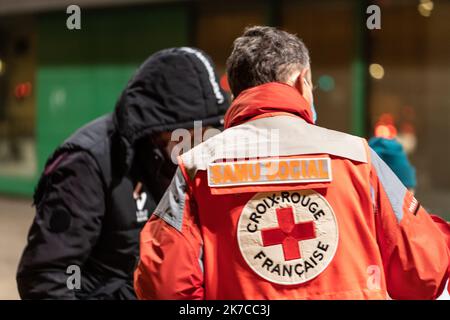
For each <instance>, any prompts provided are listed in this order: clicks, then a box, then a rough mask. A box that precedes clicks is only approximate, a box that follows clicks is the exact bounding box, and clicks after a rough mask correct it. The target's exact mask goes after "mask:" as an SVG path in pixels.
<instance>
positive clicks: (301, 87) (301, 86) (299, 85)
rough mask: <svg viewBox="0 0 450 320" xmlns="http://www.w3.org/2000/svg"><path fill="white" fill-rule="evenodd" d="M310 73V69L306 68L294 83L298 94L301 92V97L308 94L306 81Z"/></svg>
mask: <svg viewBox="0 0 450 320" xmlns="http://www.w3.org/2000/svg"><path fill="white" fill-rule="evenodd" d="M307 72H308V69H307V68H305V69H303V70H302V72H300V73H299V74H298V76H297V79H295V82H294V87H295V88H296V89H297V90H298V92H300V94H301V95H303V93H304V92H307V91H306V90H307V88H306V86H307V84H306V83H305V81H308V80H306V74H307Z"/></svg>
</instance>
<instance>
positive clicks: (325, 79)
mask: <svg viewBox="0 0 450 320" xmlns="http://www.w3.org/2000/svg"><path fill="white" fill-rule="evenodd" d="M318 82H319V88H320V89H321V90H323V91H326V92H328V91H332V90H334V87H335V82H334V78H333V77H332V76H329V75H322V76H320V77H319V80H318Z"/></svg>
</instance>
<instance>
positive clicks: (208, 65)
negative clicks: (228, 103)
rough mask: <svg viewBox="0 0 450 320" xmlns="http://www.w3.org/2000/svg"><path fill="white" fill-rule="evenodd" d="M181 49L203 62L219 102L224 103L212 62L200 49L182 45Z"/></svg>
mask: <svg viewBox="0 0 450 320" xmlns="http://www.w3.org/2000/svg"><path fill="white" fill-rule="evenodd" d="M180 49H181V50H183V51H185V52H188V53H191V54H193V55H195V56H196V57H197V58H198V60H200V61H201V62H202V63H203V65H204V66H205V68H206V71H207V72H208V77H209V82H210V83H211V86H212V89H213V91H214V95H215V96H216V99H217V103H218V104H222V103H223V102H224V101H225V98H224V96H223V94H222V92H221V91H220V87H219V84H218V83H217V81H216V76H215V74H214V69H213V67H212V66H211V63H209V61H208V59H207V58H206V57H205V56H204V55H203V54H202V53H201V52H200V51H197V50H195V49H192V48H189V47H182V48H180Z"/></svg>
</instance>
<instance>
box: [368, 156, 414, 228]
mask: <svg viewBox="0 0 450 320" xmlns="http://www.w3.org/2000/svg"><path fill="white" fill-rule="evenodd" d="M370 155H371V158H372V164H373V167H374V168H375V171H376V173H377V176H378V179H379V180H380V183H381V185H382V186H383V188H384V191H385V192H386V194H387V197H388V199H389V202H390V204H391V206H392V210H394V214H395V217H396V218H397V221H398V222H400V221H402V218H403V202H404V200H405V196H406V191H407V189H406V187H405V186H404V185H403V184H402V183H401V181H400V180H399V178H397V176H396V175H395V173H394V172H392V170H391V168H389V167H388V165H387V164H386V163H385V162H384V161H383V160H382V159H381V158H380V157H379V156H378V154H377V153H376V152H375V151H373V150H372V148H371V149H370Z"/></svg>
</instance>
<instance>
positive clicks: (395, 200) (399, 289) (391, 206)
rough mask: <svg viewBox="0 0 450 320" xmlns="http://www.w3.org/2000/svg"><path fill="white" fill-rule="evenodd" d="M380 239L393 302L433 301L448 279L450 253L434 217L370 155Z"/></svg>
mask: <svg viewBox="0 0 450 320" xmlns="http://www.w3.org/2000/svg"><path fill="white" fill-rule="evenodd" d="M371 159H372V168H371V169H372V171H371V188H372V190H371V191H372V197H373V202H374V209H375V219H376V226H377V239H378V244H379V247H380V250H381V255H382V259H383V268H384V271H385V275H386V283H387V289H388V293H389V295H390V296H391V298H393V299H435V298H437V297H438V296H439V295H440V294H441V293H442V291H443V289H444V287H445V283H446V280H447V277H448V275H447V268H448V265H449V260H450V252H449V249H448V247H447V244H446V239H445V237H444V236H443V234H442V233H441V232H440V230H439V228H438V226H437V224H436V223H435V222H434V221H433V219H432V217H431V216H430V215H429V214H428V213H427V211H426V210H425V209H424V208H423V207H422V206H421V205H420V203H419V202H418V201H417V200H416V198H414V196H413V194H412V193H411V192H410V191H408V190H407V189H406V187H405V186H403V184H402V183H401V182H400V180H399V179H398V178H397V176H396V175H395V174H394V173H393V172H392V171H391V169H390V168H389V167H388V166H387V165H386V164H385V163H384V162H383V160H381V159H380V158H379V157H378V155H377V154H376V153H375V152H374V151H373V150H371Z"/></svg>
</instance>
